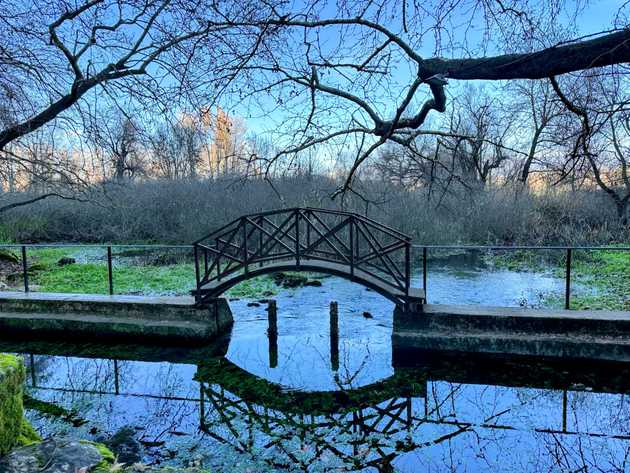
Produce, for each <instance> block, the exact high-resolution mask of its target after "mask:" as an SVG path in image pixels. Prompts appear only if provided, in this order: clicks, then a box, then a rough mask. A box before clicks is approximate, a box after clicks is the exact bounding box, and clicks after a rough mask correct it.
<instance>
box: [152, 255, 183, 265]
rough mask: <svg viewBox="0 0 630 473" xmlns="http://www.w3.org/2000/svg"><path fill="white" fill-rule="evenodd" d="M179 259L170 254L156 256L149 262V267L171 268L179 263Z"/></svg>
mask: <svg viewBox="0 0 630 473" xmlns="http://www.w3.org/2000/svg"><path fill="white" fill-rule="evenodd" d="M180 260H181V258H178V257H177V255H174V254H172V253H165V254H161V255H157V256H156V257H155V258H153V259H152V260H151V261H150V262H149V265H150V266H171V265H174V264H177V263H179V262H180Z"/></svg>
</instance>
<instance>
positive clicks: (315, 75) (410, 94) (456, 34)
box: [239, 0, 630, 191]
mask: <svg viewBox="0 0 630 473" xmlns="http://www.w3.org/2000/svg"><path fill="white" fill-rule="evenodd" d="M451 3H452V2H446V1H442V0H432V1H427V2H422V3H421V4H419V3H413V5H411V4H408V2H405V1H401V2H398V1H393V0H392V1H380V2H361V1H359V2H353V3H352V4H349V3H344V4H343V7H342V8H341V11H339V12H338V16H337V17H335V18H332V17H328V18H326V17H325V16H324V15H325V11H324V9H323V8H318V6H317V5H316V4H313V5H312V7H311V8H310V9H309V10H308V11H307V12H299V13H294V12H282V11H279V10H274V16H272V17H271V18H269V19H268V20H266V22H265V25H272V26H281V27H282V28H283V29H284V30H285V31H287V32H288V33H287V36H286V37H285V38H283V41H282V42H280V41H277V38H275V37H273V36H272V37H270V38H265V39H264V40H263V43H264V44H265V47H264V48H262V49H263V50H264V51H265V54H262V55H261V56H259V57H257V58H256V59H255V61H253V62H252V63H251V64H249V65H248V66H247V67H245V68H242V70H243V69H244V70H245V72H246V73H247V74H248V76H247V77H248V82H247V84H248V85H249V88H248V92H249V94H259V93H264V94H268V95H270V96H271V97H272V99H271V100H269V101H268V102H269V108H270V109H271V108H274V109H275V108H278V107H283V108H284V110H285V111H286V114H287V118H286V120H285V122H284V125H286V127H287V128H288V127H291V129H292V133H289V132H288V131H286V129H284V130H282V132H281V133H282V134H283V135H284V136H289V138H288V139H287V140H286V141H287V143H286V146H283V149H282V150H281V151H280V152H279V153H278V154H277V156H276V159H283V158H288V159H289V160H292V159H293V158H292V156H293V155H295V154H297V153H301V152H303V151H304V150H306V149H308V148H311V147H319V146H321V145H323V144H329V143H334V144H336V145H337V146H339V147H341V148H343V147H344V146H346V147H348V146H349V147H351V148H352V149H353V152H354V153H355V158H354V163H353V165H352V166H351V168H350V169H349V172H348V176H347V179H346V181H345V183H344V185H343V186H342V188H341V189H340V191H344V190H347V189H348V188H349V187H350V185H351V182H352V177H353V175H354V173H355V172H356V171H357V169H358V167H359V166H360V165H361V164H362V163H364V162H365V161H366V160H367V159H368V158H369V157H370V156H371V155H372V154H373V153H375V152H376V151H377V150H378V149H379V148H380V147H381V146H383V145H384V144H385V143H387V142H388V141H393V142H395V143H398V144H400V145H403V146H408V145H409V144H410V143H411V142H412V141H413V140H415V139H416V138H417V137H418V136H419V135H423V134H427V133H430V132H431V131H432V130H433V129H432V128H428V129H427V128H425V127H426V126H427V125H428V124H429V123H431V122H430V121H429V122H427V119H429V118H430V117H431V115H432V113H431V112H438V113H443V112H445V111H446V109H447V95H446V86H447V81H449V80H450V81H470V80H489V81H502V80H517V79H536V80H539V79H547V78H548V77H550V76H555V75H560V74H566V73H570V72H573V71H579V70H584V69H592V68H598V67H606V66H609V65H611V64H620V63H625V62H628V61H629V60H630V46H629V40H630V30H628V29H627V28H625V27H623V26H622V27H618V28H613V29H612V30H610V31H607V32H604V33H601V34H597V33H596V32H593V33H591V34H588V35H586V36H584V37H580V36H579V35H578V34H574V35H573V36H568V35H565V36H566V38H564V39H563V38H562V37H561V36H560V35H555V36H554V35H550V34H549V35H547V32H548V31H550V30H552V29H553V28H551V27H548V26H547V25H548V23H553V22H554V21H559V20H557V18H559V17H561V12H564V11H565V7H566V6H567V4H569V7H567V8H570V3H571V2H561V1H559V2H542V1H541V2H536V1H533V2H527V3H524V2H518V1H516V0H511V1H501V2H493V1H485V0H481V1H474V0H471V1H465V2H456V4H453V5H451ZM576 9H579V6H578V7H576ZM403 12H404V14H403V15H402V18H401V14H402V13H403ZM470 12H473V13H470ZM342 15H343V16H342ZM458 15H469V18H468V20H466V19H465V17H464V19H463V20H461V24H463V26H461V27H460V31H455V30H456V29H457V26H456V24H455V23H456V21H455V18H457V19H458V20H459V19H460V16H458ZM392 18H395V20H392ZM476 23H479V24H482V25H484V23H485V29H484V30H483V34H481V35H480V36H481V39H480V41H479V42H478V43H477V44H474V45H473V44H469V42H468V41H466V40H465V38H466V31H465V30H466V29H467V28H468V27H469V26H471V25H472V24H476ZM541 24H544V25H545V29H544V30H542V29H540V28H542V27H539V26H538V25H541ZM239 25H240V26H250V27H255V26H259V27H260V24H253V23H252V24H242V23H241V24H239ZM557 29H559V28H557ZM462 30H464V31H462ZM545 35H546V36H545ZM516 36H519V37H520V41H518V42H516V41H511V40H513V39H514V37H516ZM524 37H525V38H530V40H529V41H523V38H524ZM554 37H558V38H560V39H554ZM432 38H434V39H433V41H431V39H432ZM461 38H464V39H461ZM494 38H496V41H492V40H493V39H494ZM462 42H464V43H463V45H462V44H461V43H462ZM427 43H428V44H427ZM515 44H517V45H519V46H518V47H519V48H520V50H517V51H515V50H514V49H515V46H514V45H515ZM430 48H433V51H434V54H435V56H434V57H425V55H424V54H423V53H422V52H421V51H426V50H427V49H430ZM488 51H492V52H495V54H496V53H500V52H504V53H505V54H496V55H487V54H486V52H488ZM462 52H464V53H467V54H468V55H464V56H462V57H457V55H458V54H461V53H462ZM443 54H448V55H450V56H451V57H450V58H444V57H440V56H441V55H443ZM453 56H454V57H453ZM242 70H241V71H242ZM239 87H241V86H240V85H239ZM239 91H240V94H241V96H242V95H243V92H242V90H240V89H239ZM434 116H437V115H434ZM431 124H432V125H433V126H435V125H436V124H438V123H436V122H435V121H434V122H433V123H431ZM438 131H439V129H438ZM348 143H351V144H350V145H348Z"/></svg>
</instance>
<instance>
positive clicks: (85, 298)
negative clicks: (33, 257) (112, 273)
mask: <svg viewBox="0 0 630 473" xmlns="http://www.w3.org/2000/svg"><path fill="white" fill-rule="evenodd" d="M232 322H233V319H232V313H231V311H230V307H229V305H228V303H227V301H226V300H225V299H217V300H215V301H213V302H212V303H209V304H208V305H207V306H206V307H204V308H196V307H195V306H194V301H193V299H192V298H189V297H181V298H180V297H144V296H100V295H83V294H51V293H40V294H38V293H30V294H24V293H0V333H7V334H8V333H10V334H16V335H27V336H33V335H34V336H37V337H49V338H50V337H54V338H68V339H72V340H77V337H78V336H80V337H81V338H89V339H102V338H110V339H120V340H130V341H135V342H139V341H143V340H147V341H149V340H156V339H159V340H160V342H161V343H169V342H172V343H174V344H179V343H181V342H183V341H184V342H187V341H196V342H205V341H208V340H210V339H212V338H214V337H216V336H219V335H221V334H223V333H226V332H228V331H229V330H230V327H231V326H232Z"/></svg>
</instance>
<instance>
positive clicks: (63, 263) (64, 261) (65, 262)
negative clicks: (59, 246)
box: [57, 256, 77, 266]
mask: <svg viewBox="0 0 630 473" xmlns="http://www.w3.org/2000/svg"><path fill="white" fill-rule="evenodd" d="M76 262H77V260H76V259H74V258H70V257H69V256H64V257H63V258H61V259H60V260H59V261H57V266H68V265H69V264H74V263H76Z"/></svg>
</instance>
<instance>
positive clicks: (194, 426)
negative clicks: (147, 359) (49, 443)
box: [25, 356, 199, 445]
mask: <svg viewBox="0 0 630 473" xmlns="http://www.w3.org/2000/svg"><path fill="white" fill-rule="evenodd" d="M25 358H26V359H31V357H30V356H26V357H25ZM32 359H33V361H34V364H33V365H32V366H34V367H35V369H31V365H30V363H29V364H27V368H28V369H29V371H28V373H27V383H26V385H27V388H28V391H29V394H30V395H31V396H32V397H33V398H35V399H36V400H37V401H44V402H43V403H39V406H40V407H41V406H43V407H45V405H46V404H48V405H50V406H58V407H61V408H62V409H63V410H64V411H66V412H77V413H79V414H80V415H81V416H82V417H84V418H85V419H86V420H87V421H88V422H87V423H86V424H84V425H81V426H80V428H73V426H72V425H69V423H68V419H67V418H66V419H63V418H59V417H57V418H55V416H54V415H51V412H52V411H53V410H52V409H48V410H47V411H39V412H38V413H37V414H35V415H33V414H34V413H31V417H32V418H33V417H34V420H35V421H36V424H37V425H38V426H39V427H40V428H41V429H43V431H44V432H43V433H45V434H52V433H71V434H73V435H80V436H81V435H85V436H88V435H89V434H90V432H91V433H96V434H98V435H105V436H107V435H111V434H113V433H115V432H116V431H117V430H118V429H120V428H121V427H125V426H132V427H134V428H135V429H136V430H137V438H138V439H139V440H140V441H143V442H145V443H147V444H150V445H161V443H162V442H163V441H164V440H165V439H166V438H167V437H168V436H169V435H171V434H172V433H173V432H176V433H177V434H178V435H182V434H185V433H187V434H196V433H197V432H198V425H199V421H198V419H199V414H198V409H199V408H198V406H199V391H198V389H199V388H198V385H197V383H195V382H192V381H191V380H190V379H184V376H183V375H182V372H181V371H180V370H179V367H178V366H177V365H172V364H159V365H156V364H153V363H151V364H146V363H143V362H134V361H120V360H104V359H85V358H74V357H49V356H35V357H33V358H32ZM40 361H41V362H42V366H40ZM74 427H77V426H74Z"/></svg>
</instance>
